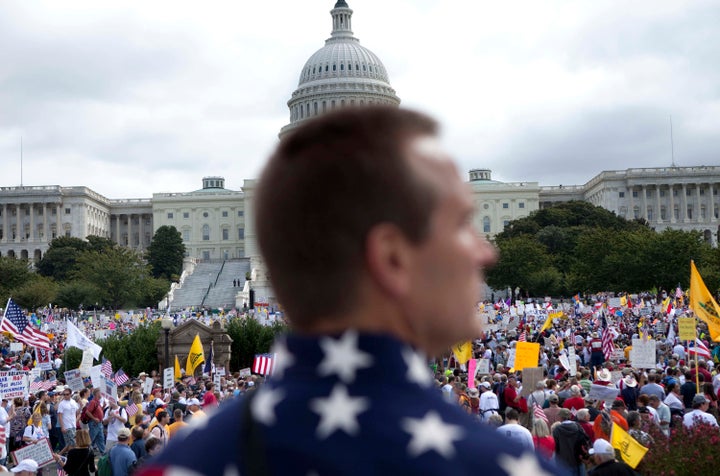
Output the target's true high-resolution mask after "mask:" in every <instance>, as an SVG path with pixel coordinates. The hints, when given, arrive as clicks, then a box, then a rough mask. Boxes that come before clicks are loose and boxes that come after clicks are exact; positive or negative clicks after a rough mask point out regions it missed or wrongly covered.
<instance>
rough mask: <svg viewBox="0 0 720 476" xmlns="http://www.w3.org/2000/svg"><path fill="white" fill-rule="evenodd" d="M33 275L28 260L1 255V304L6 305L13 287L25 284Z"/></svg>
mask: <svg viewBox="0 0 720 476" xmlns="http://www.w3.org/2000/svg"><path fill="white" fill-rule="evenodd" d="M32 277H33V273H32V272H31V271H30V268H29V267H28V263H27V261H24V260H19V259H14V258H8V257H7V256H2V257H0V301H1V303H0V306H5V303H6V302H7V300H8V298H9V297H11V296H10V294H11V292H12V290H13V289H17V288H20V287H21V286H23V285H25V283H27V282H28V281H30V280H31V279H32Z"/></svg>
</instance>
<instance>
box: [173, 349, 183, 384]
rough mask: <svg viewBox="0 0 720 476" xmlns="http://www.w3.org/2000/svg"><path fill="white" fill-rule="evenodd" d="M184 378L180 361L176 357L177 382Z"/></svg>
mask: <svg viewBox="0 0 720 476" xmlns="http://www.w3.org/2000/svg"><path fill="white" fill-rule="evenodd" d="M181 378H182V372H181V371H180V361H179V360H178V356H177V355H176V356H175V380H180V379H181Z"/></svg>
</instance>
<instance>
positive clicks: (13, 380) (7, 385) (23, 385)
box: [0, 370, 29, 399]
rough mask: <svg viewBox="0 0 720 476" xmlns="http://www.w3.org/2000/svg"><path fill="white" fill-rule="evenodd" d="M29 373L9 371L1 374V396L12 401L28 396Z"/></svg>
mask: <svg viewBox="0 0 720 476" xmlns="http://www.w3.org/2000/svg"><path fill="white" fill-rule="evenodd" d="M27 375H28V373H27V372H24V371H22V370H7V371H2V372H0V395H2V398H7V399H12V398H15V397H24V396H25V395H27V394H28V391H29V384H28V377H27Z"/></svg>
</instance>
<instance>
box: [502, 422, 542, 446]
mask: <svg viewBox="0 0 720 476" xmlns="http://www.w3.org/2000/svg"><path fill="white" fill-rule="evenodd" d="M497 432H498V433H500V434H502V435H504V436H507V437H508V438H510V439H511V440H515V441H517V442H518V443H520V444H521V445H522V446H523V448H525V449H526V450H527V451H531V452H532V451H535V445H534V444H533V439H532V433H530V431H529V430H528V429H527V428H525V427H524V426H522V425H518V424H517V423H506V424H505V425H503V426H501V427H499V428H498V429H497Z"/></svg>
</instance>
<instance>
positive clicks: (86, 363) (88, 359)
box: [80, 350, 94, 386]
mask: <svg viewBox="0 0 720 476" xmlns="http://www.w3.org/2000/svg"><path fill="white" fill-rule="evenodd" d="M92 364H93V355H92V352H90V351H89V350H84V351H83V355H82V360H81V361H80V375H82V376H83V377H89V376H90V368H91V367H92ZM93 386H94V385H93Z"/></svg>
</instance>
